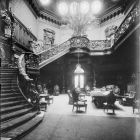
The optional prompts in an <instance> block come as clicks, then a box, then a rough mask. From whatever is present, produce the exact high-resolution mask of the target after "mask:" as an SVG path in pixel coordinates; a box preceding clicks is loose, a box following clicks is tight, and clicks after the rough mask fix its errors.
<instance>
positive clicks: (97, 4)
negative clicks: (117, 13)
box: [91, 0, 102, 14]
mask: <svg viewBox="0 0 140 140" xmlns="http://www.w3.org/2000/svg"><path fill="white" fill-rule="evenodd" d="M91 7H92V8H91V9H92V13H93V14H98V13H100V11H101V9H102V2H101V1H100V0H95V1H93V2H92V4H91Z"/></svg>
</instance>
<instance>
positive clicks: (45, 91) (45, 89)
mask: <svg viewBox="0 0 140 140" xmlns="http://www.w3.org/2000/svg"><path fill="white" fill-rule="evenodd" d="M43 93H44V94H46V95H48V96H49V94H48V89H47V88H46V85H45V84H43Z"/></svg>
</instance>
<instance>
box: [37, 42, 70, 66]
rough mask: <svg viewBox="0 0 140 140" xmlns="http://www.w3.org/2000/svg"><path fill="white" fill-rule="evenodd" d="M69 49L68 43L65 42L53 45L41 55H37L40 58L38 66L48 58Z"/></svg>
mask: <svg viewBox="0 0 140 140" xmlns="http://www.w3.org/2000/svg"><path fill="white" fill-rule="evenodd" d="M69 48H70V41H69V40H68V41H66V42H64V43H62V44H60V45H53V46H52V48H50V49H49V50H46V51H44V52H43V53H41V54H39V57H40V61H39V62H40V64H41V63H42V62H43V61H46V60H48V59H49V58H52V57H53V56H56V55H59V54H60V53H62V52H64V51H66V50H68V49H69Z"/></svg>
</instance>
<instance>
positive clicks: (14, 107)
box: [0, 68, 43, 140]
mask: <svg viewBox="0 0 140 140" xmlns="http://www.w3.org/2000/svg"><path fill="white" fill-rule="evenodd" d="M17 75H18V69H17V68H0V79H1V80H0V84H1V94H0V114H1V118H0V131H1V139H3V140H4V139H7V140H8V139H19V138H20V137H22V136H23V135H25V134H26V133H28V132H29V131H30V130H32V129H33V128H34V127H35V126H36V125H37V124H39V123H40V122H41V121H42V119H43V112H41V113H40V114H38V112H37V111H33V105H31V104H30V103H28V101H27V100H26V98H25V97H24V96H23V95H22V94H21V93H20V90H19V86H18V83H17Z"/></svg>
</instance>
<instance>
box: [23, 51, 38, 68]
mask: <svg viewBox="0 0 140 140" xmlns="http://www.w3.org/2000/svg"><path fill="white" fill-rule="evenodd" d="M25 63H26V68H28V69H29V68H33V69H38V67H39V56H37V55H35V54H33V53H26V54H25Z"/></svg>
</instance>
